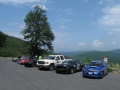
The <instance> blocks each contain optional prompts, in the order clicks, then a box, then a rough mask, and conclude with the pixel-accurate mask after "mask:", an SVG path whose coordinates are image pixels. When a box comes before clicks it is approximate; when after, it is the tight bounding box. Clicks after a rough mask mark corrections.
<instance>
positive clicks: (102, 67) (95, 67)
mask: <svg viewBox="0 0 120 90" xmlns="http://www.w3.org/2000/svg"><path fill="white" fill-rule="evenodd" d="M107 74H108V66H107V63H106V62H105V61H104V60H92V61H91V62H90V63H89V64H87V65H86V66H85V68H84V70H83V77H94V78H103V77H104V76H105V75H107Z"/></svg>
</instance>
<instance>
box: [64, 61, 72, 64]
mask: <svg viewBox="0 0 120 90" xmlns="http://www.w3.org/2000/svg"><path fill="white" fill-rule="evenodd" d="M63 64H74V61H71V60H67V61H65V62H63Z"/></svg>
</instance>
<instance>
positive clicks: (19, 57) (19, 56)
mask: <svg viewBox="0 0 120 90" xmlns="http://www.w3.org/2000/svg"><path fill="white" fill-rule="evenodd" d="M20 59H21V55H20V54H19V55H18V60H17V63H19V61H20Z"/></svg>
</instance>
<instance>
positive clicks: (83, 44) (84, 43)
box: [79, 42, 87, 47]
mask: <svg viewBox="0 0 120 90" xmlns="http://www.w3.org/2000/svg"><path fill="white" fill-rule="evenodd" d="M86 45H87V43H86V42H79V46H82V47H84V46H86Z"/></svg>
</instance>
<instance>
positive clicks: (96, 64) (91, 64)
mask: <svg viewBox="0 0 120 90" xmlns="http://www.w3.org/2000/svg"><path fill="white" fill-rule="evenodd" d="M102 65H103V63H102V62H90V63H89V64H88V66H102Z"/></svg>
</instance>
